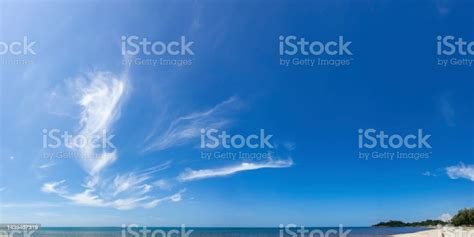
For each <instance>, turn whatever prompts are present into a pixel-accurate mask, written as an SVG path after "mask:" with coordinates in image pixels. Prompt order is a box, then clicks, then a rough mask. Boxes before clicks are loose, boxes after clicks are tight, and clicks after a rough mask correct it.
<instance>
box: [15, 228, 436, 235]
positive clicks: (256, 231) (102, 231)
mask: <svg viewBox="0 0 474 237" xmlns="http://www.w3.org/2000/svg"><path fill="white" fill-rule="evenodd" d="M298 229H299V227H298V228H291V229H290V230H289V231H285V230H284V229H283V228H281V229H280V228H207V227H206V228H204V227H198V228H194V227H186V228H185V229H184V230H183V229H182V228H181V227H176V228H174V227H148V228H147V229H146V232H145V233H144V232H143V231H142V232H139V230H143V229H142V228H132V229H130V230H128V231H127V229H125V228H121V227H42V228H41V229H39V230H37V231H36V232H35V233H33V235H32V236H33V237H145V236H147V237H241V236H244V237H301V232H297V230H298ZM331 230H332V232H331ZM349 230H350V232H348V231H349ZM422 230H427V228H416V227H400V228H382V227H344V229H343V231H340V232H337V233H336V232H335V231H339V227H333V228H332V227H321V228H319V227H307V228H306V229H305V234H304V236H308V237H309V236H310V234H309V233H310V232H313V233H315V234H314V235H313V237H339V236H340V235H339V233H341V234H342V235H341V236H340V237H343V236H348V237H373V236H387V235H393V234H403V233H411V232H416V231H422ZM343 233H346V234H347V235H345V234H343ZM152 234H154V235H152ZM321 234H323V235H321ZM15 236H16V235H15ZM18 236H20V235H18Z"/></svg>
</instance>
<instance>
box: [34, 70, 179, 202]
mask: <svg viewBox="0 0 474 237" xmlns="http://www.w3.org/2000/svg"><path fill="white" fill-rule="evenodd" d="M127 81H128V78H127V76H126V75H121V76H118V75H115V74H113V73H110V72H97V73H93V74H89V75H88V77H87V78H82V77H81V78H78V79H77V80H76V82H75V84H74V89H75V90H76V91H77V92H78V93H77V94H78V101H77V103H78V104H79V105H80V106H81V113H80V120H79V135H81V136H83V137H86V138H94V139H97V140H101V141H107V137H106V136H110V135H111V134H110V132H111V129H112V127H113V124H114V122H115V121H117V119H119V117H120V112H121V104H122V102H123V100H124V95H125V94H126V90H127V88H126V86H127ZM104 131H106V132H104ZM107 133H108V134H107ZM103 145H104V143H102V147H94V146H93V144H87V145H85V146H81V147H79V148H77V149H78V150H79V152H80V154H81V159H80V162H81V166H82V167H83V169H84V170H85V171H86V172H87V174H88V176H87V177H86V178H85V184H83V185H82V187H83V188H84V189H83V191H81V192H76V193H70V192H69V191H68V188H67V186H66V180H65V179H63V180H60V181H56V182H47V183H44V184H43V186H42V188H41V190H42V191H43V192H45V193H53V194H56V195H58V196H60V197H62V198H65V199H67V200H69V201H71V202H73V203H74V204H77V205H84V206H92V207H112V208H116V209H119V210H128V209H132V208H136V207H143V208H149V207H151V206H156V205H157V204H158V203H159V202H162V201H166V200H170V201H180V200H181V194H182V192H181V191H180V192H178V193H175V194H172V195H170V196H165V197H161V198H157V197H154V196H156V195H151V194H150V193H151V192H152V191H153V190H152V188H153V182H154V181H153V180H152V179H153V174H155V173H157V172H159V171H162V170H164V169H167V168H168V167H169V164H170V162H165V163H163V164H161V165H157V166H154V167H151V168H148V169H145V170H142V171H132V172H126V173H124V174H116V175H114V176H112V177H105V178H104V177H103V174H102V173H103V170H104V169H105V168H107V167H108V166H110V165H111V164H113V163H114V162H115V161H116V160H117V159H118V155H117V150H116V148H115V146H113V147H110V146H107V147H103ZM112 145H113V144H112ZM45 168H46V167H45ZM177 197H179V198H177ZM157 200H160V201H159V202H158V201H157Z"/></svg>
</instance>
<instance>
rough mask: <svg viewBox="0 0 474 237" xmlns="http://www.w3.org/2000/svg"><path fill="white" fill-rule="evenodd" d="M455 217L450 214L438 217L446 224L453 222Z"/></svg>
mask: <svg viewBox="0 0 474 237" xmlns="http://www.w3.org/2000/svg"><path fill="white" fill-rule="evenodd" d="M452 218H453V217H452V216H451V215H450V214H449V213H444V214H442V215H441V216H439V217H438V219H439V220H442V221H444V222H449V221H451V219H452Z"/></svg>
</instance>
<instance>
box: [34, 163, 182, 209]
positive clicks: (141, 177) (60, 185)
mask: <svg viewBox="0 0 474 237" xmlns="http://www.w3.org/2000/svg"><path fill="white" fill-rule="evenodd" d="M169 164H170V162H165V163H163V164H161V165H157V166H154V167H151V168H148V169H145V170H142V171H137V172H128V173H126V174H123V175H116V176H115V178H113V179H105V180H100V178H99V177H98V176H90V177H89V180H88V182H87V183H86V184H85V185H84V187H85V190H84V191H82V192H80V193H75V194H70V193H69V192H67V190H66V187H65V186H64V183H65V182H66V181H65V180H61V181H58V182H49V183H45V184H43V187H42V189H41V190H42V191H43V192H45V193H55V194H57V195H59V196H60V197H62V198H65V199H67V200H70V201H72V202H73V203H74V204H77V205H83V206H91V207H113V208H116V209H118V210H129V209H132V208H136V207H145V206H146V207H147V208H149V207H148V206H150V204H149V203H148V202H147V200H148V199H151V198H152V197H150V196H145V194H147V193H149V192H151V191H152V188H153V186H152V185H150V184H147V183H145V182H146V181H148V180H150V179H151V178H152V174H154V173H156V172H159V171H162V170H164V169H167V168H168V167H169ZM99 183H100V186H99V187H106V188H105V189H101V190H100V191H101V192H97V191H96V188H98V187H97V186H98V184H99ZM159 200H161V201H166V200H169V201H175V200H176V198H161V199H159ZM161 201H160V202H161ZM157 204H158V203H157Z"/></svg>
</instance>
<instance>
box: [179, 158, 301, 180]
mask: <svg viewBox="0 0 474 237" xmlns="http://www.w3.org/2000/svg"><path fill="white" fill-rule="evenodd" d="M292 165H293V160H292V159H291V158H290V159H288V160H269V161H267V162H264V163H249V162H244V163H240V164H237V165H233V166H226V167H222V168H215V169H201V170H192V169H187V170H185V171H184V172H183V173H181V174H180V175H179V176H178V180H179V181H181V182H188V181H193V180H199V179H207V178H214V177H223V176H229V175H233V174H236V173H238V172H242V171H249V170H258V169H269V168H270V169H277V168H288V167H291V166H292Z"/></svg>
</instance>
